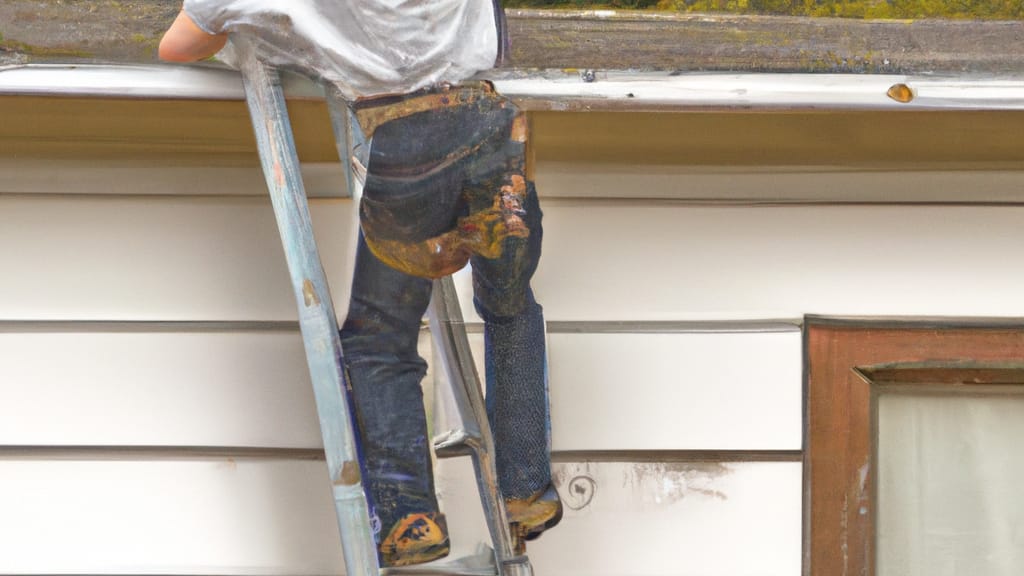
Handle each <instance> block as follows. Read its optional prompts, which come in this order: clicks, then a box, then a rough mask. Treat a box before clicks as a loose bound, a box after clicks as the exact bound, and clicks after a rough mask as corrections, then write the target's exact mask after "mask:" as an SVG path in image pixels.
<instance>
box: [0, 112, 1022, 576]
mask: <svg viewBox="0 0 1024 576" xmlns="http://www.w3.org/2000/svg"><path fill="white" fill-rule="evenodd" d="M15 100H16V102H15ZM43 100H45V99H35V98H23V99H17V98H10V97H8V98H5V104H7V105H6V106H4V107H0V165H4V166H6V167H8V168H10V170H5V171H4V174H3V176H0V240H2V242H0V246H4V249H0V270H3V279H4V281H3V282H2V283H0V397H2V398H3V402H0V478H3V479H4V488H5V489H4V490H3V491H2V492H0V542H3V543H4V544H3V548H4V553H3V554H0V573H10V574H14V573H18V574H54V573H68V574H86V573H88V574H103V573H110V574H118V573H120V574H125V573H132V574H156V573H173V574H339V573H341V572H342V571H343V567H342V561H341V552H340V545H339V539H338V536H337V528H336V527H335V524H334V518H333V511H332V508H331V504H330V492H329V486H328V482H327V478H326V470H325V466H324V464H323V461H322V460H321V459H319V458H318V456H317V450H318V449H319V447H320V440H319V436H318V431H317V429H316V421H315V412H314V409H313V405H312V397H311V394H310V387H309V385H308V377H307V374H306V371H305V367H304V359H303V354H302V349H301V340H300V338H299V336H298V332H297V328H296V326H295V324H294V319H295V312H294V309H293V299H292V296H291V294H290V291H289V287H288V283H287V276H286V272H285V269H284V265H283V258H282V252H281V249H280V248H279V245H278V240H277V235H276V230H275V228H274V223H273V216H272V213H271V209H270V206H269V202H268V201H267V200H266V199H265V198H264V197H263V190H262V188H261V187H260V186H259V184H258V177H254V176H253V175H252V174H253V172H254V171H255V170H257V168H256V164H255V160H254V158H253V157H252V149H251V143H248V141H247V137H246V136H245V134H246V132H245V129H246V128H247V126H246V124H245V117H244V114H245V113H244V109H242V108H241V105H240V104H237V103H234V104H232V105H231V106H227V105H224V104H222V103H209V102H190V103H181V102H171V103H159V102H158V103H152V104H142V103H121V105H120V106H113V105H109V103H105V102H103V101H89V100H81V101H66V102H61V103H59V104H60V105H59V106H58V107H57V108H53V102H50V101H43ZM168 106H170V107H171V108H172V109H173V110H171V111H170V112H169V111H168V108H167V107H168ZM299 106H303V104H299ZM55 109H60V110H62V111H63V112H62V114H64V116H61V118H62V120H61V121H60V122H56V123H55V125H54V126H53V129H52V130H51V129H48V128H46V127H45V123H46V119H45V118H39V119H35V120H33V119H32V117H31V115H32V114H36V113H39V112H38V111H39V110H46V114H43V116H50V115H52V114H55V112H53V110H55ZM12 110H18V111H19V112H18V115H17V116H15V115H14V114H13V113H12V112H11V111H12ZM34 111H35V112H34ZM175 111H176V112H175ZM171 112H173V113H171ZM79 114H85V115H87V116H86V117H85V118H84V119H83V120H81V122H83V123H86V124H88V126H84V127H82V126H79V125H77V124H75V123H74V122H75V121H74V120H73V119H74V118H77V117H79V116H78V115H79ZM310 114H311V115H312V116H311V117H314V118H315V117H316V114H317V112H316V111H315V110H314V111H313V112H310ZM950 114H951V115H952V116H942V117H941V118H940V125H939V126H938V127H936V124H935V121H934V120H933V121H932V122H931V123H928V122H923V123H921V124H917V125H916V126H917V130H919V131H920V132H919V133H918V134H917V135H912V136H913V137H911V136H907V137H906V138H907V141H908V142H919V141H920V142H927V143H928V145H927V146H925V149H926V150H927V151H928V152H927V153H925V152H921V151H920V150H918V151H917V152H914V153H910V152H906V151H904V152H903V156H899V150H901V148H900V147H899V146H895V145H893V142H892V139H891V138H890V139H886V138H884V136H886V135H887V134H888V133H889V132H888V130H890V129H891V128H892V125H893V124H892V122H894V121H895V122H908V123H911V124H913V122H915V121H917V120H919V118H911V117H908V116H902V115H895V116H892V115H888V116H887V115H886V114H884V113H878V114H868V113H865V114H864V115H863V116H861V117H860V118H853V119H851V118H846V117H843V116H842V115H837V116H836V124H835V125H834V126H838V127H843V128H842V131H841V133H842V134H843V135H845V138H841V139H840V141H839V142H836V136H835V134H836V132H835V131H832V132H829V131H828V130H827V128H828V127H829V126H830V124H829V122H830V120H829V116H828V115H822V114H817V113H807V114H796V113H794V114H788V115H778V114H764V115H757V114H736V115H731V114H726V113H722V114H719V115H718V116H717V120H718V122H717V123H716V122H715V120H716V117H714V116H708V115H703V114H699V113H696V114H678V115H676V114H658V115H642V114H636V115H628V114H627V115H619V116H616V115H605V114H593V115H588V114H570V113H563V114H557V113H544V114H538V115H536V116H535V118H534V120H535V123H534V127H535V146H536V150H535V151H536V155H537V180H538V185H539V189H540V190H541V193H542V196H543V198H544V211H545V229H546V230H545V233H546V238H545V256H544V259H543V261H542V265H541V269H540V270H539V272H538V276H537V281H536V292H537V295H538V298H539V299H540V300H541V302H542V303H543V304H544V306H545V310H546V314H547V319H548V321H549V341H550V364H549V368H550V374H551V391H552V412H553V416H554V423H553V430H554V437H553V448H554V450H555V459H556V464H555V468H556V469H555V477H556V480H557V482H558V487H559V490H560V492H561V493H562V495H563V496H564V498H565V500H566V503H567V505H568V509H567V510H566V516H565V519H564V521H563V525H562V526H560V527H559V528H558V529H557V530H555V531H553V532H552V533H550V534H549V535H546V536H545V537H544V538H542V539H541V540H539V541H537V542H536V543H535V544H531V546H530V553H531V558H532V559H533V562H534V566H535V568H536V572H537V574H538V575H539V576H553V575H559V576H560V575H569V574H581V575H582V574H587V575H594V574H608V575H612V574H615V575H622V574H644V575H648V574H652V575H653V574H701V575H723V576H724V575H740V574H743V575H746V574H758V575H793V576H795V575H796V574H799V572H800V567H801V542H802V535H801V522H802V515H803V510H802V498H803V496H802V494H803V490H802V464H801V457H802V452H801V451H802V446H803V438H802V436H803V425H802V382H801V366H802V356H801V354H802V352H801V335H800V325H801V321H802V318H803V316H804V314H808V313H814V314H830V315H881V316H892V315H899V316H1024V301H1022V300H1021V299H1020V298H1019V297H1017V296H1018V295H1019V294H1021V293H1022V292H1024V272H1021V271H1020V268H1019V267H1017V266H1011V265H1010V262H1013V260H1012V259H1011V255H1012V254H1019V253H1020V251H1021V249H1022V248H1024V226H1022V224H1024V207H1021V206H1017V205H1012V204H998V205H996V204H993V203H992V202H994V201H1003V200H1015V201H1019V200H1020V198H1019V194H1020V193H1019V190H1021V188H1020V187H1019V186H1014V185H1015V184H1018V183H1019V182H1020V180H1021V178H1022V175H1024V171H1022V170H1021V168H1024V163H1022V161H1021V158H1020V157H1019V156H1018V155H1019V154H1021V153H1022V152H1021V151H1019V150H1015V148H1020V147H1019V146H1016V147H1015V146H1013V144H1014V143H1015V142H1019V134H1020V133H1024V132H1020V131H1016V132H1012V131H1014V130H1018V126H1019V124H1020V123H1021V122H1022V120H1021V118H1020V116H1021V115H1020V113H1016V114H1014V113H1005V114H999V113H990V114H991V117H986V118H981V117H979V116H972V115H970V114H960V116H959V118H958V119H957V118H954V116H956V114H959V113H950ZM26 115H28V116H26ZM631 116H633V117H634V118H635V119H637V122H636V123H635V125H634V124H632V123H631V122H629V120H628V119H629V118H630V117H631ZM161 117H163V118H164V120H163V121H162V122H156V124H155V125H153V126H151V127H150V128H149V129H145V130H143V129H141V128H140V129H138V130H134V131H133V130H132V129H131V128H132V127H133V126H136V125H138V124H139V123H145V122H154V120H153V119H154V118H161ZM239 118H241V120H239ZM856 120H860V122H858V121H856ZM213 121H216V122H221V123H222V124H221V125H220V126H221V130H220V131H216V132H211V131H210V130H209V129H208V126H209V123H210V122H213ZM947 121H948V122H947ZM62 122H63V123H62ZM942 122H947V123H946V124H941V123H942ZM979 122H987V124H983V126H987V128H979ZM33 126H37V127H38V128H36V129H35V130H36V131H35V132H32V130H33V128H32V127H33ZM983 129H984V130H988V131H989V132H988V135H989V136H990V137H989V138H987V139H985V138H982V136H984V135H985V133H984V132H981V131H982V130H983ZM305 130H309V131H313V132H316V131H317V130H319V132H317V133H316V137H315V138H312V140H311V141H312V142H313V143H312V144H309V145H308V148H306V149H305V151H304V152H303V156H304V159H305V160H306V161H307V162H309V163H310V164H313V163H317V164H318V166H319V167H318V168H317V169H318V170H322V171H323V172H322V173H320V174H321V177H323V178H325V179H326V180H324V181H325V182H338V181H339V180H338V179H336V174H333V175H332V172H331V170H332V168H331V166H330V165H324V164H323V162H324V158H325V154H326V153H324V152H323V150H322V148H323V146H325V145H329V136H328V138H327V142H328V144H324V138H323V131H324V130H327V126H326V124H325V123H324V124H323V126H321V127H319V128H318V127H317V123H316V122H315V121H311V122H310V124H309V125H308V127H307V128H305ZM929 130H931V132H928V131H929ZM972 130H974V131H976V132H974V133H973V134H972V133H971V132H970V131H972ZM328 132H329V131H328ZM1011 132H1012V133H1015V134H1017V135H1018V136H1017V139H1014V138H1012V137H1010V136H1007V135H1006V134H1010V133H1011ZM964 133H966V134H969V135H970V137H963V138H959V139H958V138H956V137H955V135H957V134H964ZM609 135H611V137H609ZM899 138H903V136H900V137H899ZM317 142H319V144H317ZM680 143H682V144H680ZM247 146H249V148H247ZM728 146H736V147H738V149H741V150H744V149H745V150H747V151H748V153H749V154H753V155H754V157H755V158H760V160H759V161H749V162H747V163H746V165H744V166H742V167H740V168H737V165H736V162H735V161H730V160H729V158H730V154H733V152H731V151H730V149H728ZM829 146H831V147H830V148H829ZM780 147H783V148H786V149H785V151H784V153H783V152H779V150H778V149H779V148H780ZM954 148H955V149H959V150H960V156H959V158H960V161H959V163H956V164H954V163H952V162H951V160H950V154H951V152H950V150H953V149H954ZM700 150H703V151H704V152H703V155H702V154H700V153H698V152H699V151H700ZM851 151H852V152H851ZM716 154H717V155H716ZM893 154H897V157H895V158H894V157H893ZM741 168H742V169H741ZM15 169H16V170H15ZM197 170H198V171H200V172H199V173H200V175H201V177H197V176H196V172H195V171H197ZM122 171H124V172H122ZM243 174H245V175H244V176H243ZM75 175H78V176H75ZM88 175H92V177H91V178H89V177H86V176H88ZM108 177H109V178H110V186H109V188H104V187H103V186H102V185H100V184H99V183H102V182H104V181H105V179H106V178H108ZM332 178H333V179H332ZM213 183H216V184H215V185H214V184H213ZM324 189H325V192H324V193H323V195H324V196H325V197H320V198H316V199H314V200H312V202H311V204H312V211H313V217H314V224H315V226H316V228H317V239H318V242H319V244H320V248H321V252H322V257H323V260H324V262H325V264H326V266H327V269H328V275H329V278H330V280H331V282H332V286H333V289H334V299H335V301H336V302H339V303H342V302H345V301H346V298H347V289H346V288H347V287H346V284H347V282H346V280H345V279H346V277H347V274H348V265H349V263H348V262H346V254H347V253H348V249H349V246H350V243H351V240H352V236H353V227H352V226H353V214H352V212H353V210H352V204H351V202H350V201H349V200H347V199H343V198H332V197H329V194H330V186H328V185H324ZM783 191H788V194H786V193H783ZM780 196H785V197H784V198H781V200H784V202H780V201H779V200H780V198H779V197H780ZM865 201H867V202H869V203H865ZM908 201H912V202H917V204H910V203H907V202H908ZM949 201H955V203H948V202H949ZM922 202H923V203H927V205H922V204H921V203H922ZM936 202H947V203H936ZM467 281H468V278H467V276H466V275H465V274H462V275H460V276H459V283H460V289H461V291H462V294H463V295H464V296H465V297H467V298H468V292H469V291H468V285H467ZM464 309H465V311H466V314H467V317H470V318H473V316H472V307H471V306H468V303H467V305H466V306H464ZM342 312H343V311H342V310H339V314H340V313H342ZM473 338H474V343H475V344H476V346H477V348H478V349H479V348H480V346H481V342H480V337H479V334H478V333H474V334H473ZM424 354H429V343H428V342H427V341H426V339H424ZM480 356H481V355H480V354H478V360H479V358H480ZM430 378H431V381H432V376H431V377H430ZM436 392H437V396H438V402H437V406H436V407H435V408H434V411H435V412H436V415H437V420H438V421H437V423H436V424H435V425H436V426H437V427H438V429H442V428H443V427H444V426H445V425H446V422H445V415H446V410H445V406H446V402H445V396H444V393H443V392H444V388H443V387H438V388H437V390H436ZM438 468H439V470H438V475H439V478H440V486H439V489H440V491H441V498H442V501H443V503H444V506H445V508H446V510H447V511H448V513H449V516H450V521H451V523H452V528H453V535H452V537H453V544H454V547H455V550H454V551H453V553H454V555H466V554H472V553H474V552H475V551H476V549H477V546H478V544H479V543H480V542H482V541H484V540H485V530H484V529H483V519H482V514H481V513H480V511H479V505H478V504H477V503H476V502H477V501H476V499H475V492H474V489H473V487H472V474H471V471H470V466H469V463H468V462H467V461H460V460H451V461H442V462H440V463H439V466H438Z"/></svg>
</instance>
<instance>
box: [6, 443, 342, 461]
mask: <svg viewBox="0 0 1024 576" xmlns="http://www.w3.org/2000/svg"><path fill="white" fill-rule="evenodd" d="M224 459H230V460H243V459H244V460H324V451H323V450H319V449H313V448H252V447H244V446H235V447H227V446H0V460H224Z"/></svg>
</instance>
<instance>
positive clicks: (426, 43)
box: [160, 0, 561, 566]
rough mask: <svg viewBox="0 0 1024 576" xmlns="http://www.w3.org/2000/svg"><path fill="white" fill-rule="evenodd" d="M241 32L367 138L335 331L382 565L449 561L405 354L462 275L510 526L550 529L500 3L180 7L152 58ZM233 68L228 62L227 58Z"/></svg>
mask: <svg viewBox="0 0 1024 576" xmlns="http://www.w3.org/2000/svg"><path fill="white" fill-rule="evenodd" d="M229 33H231V34H245V35H247V36H249V37H250V38H251V41H252V42H254V43H255V45H256V48H257V50H258V51H259V54H260V56H261V58H264V59H266V60H267V62H268V63H269V64H272V65H274V66H279V67H283V68H292V69H298V70H300V71H302V72H304V73H306V74H309V75H311V76H314V77H317V78H319V79H321V80H323V81H324V82H326V83H330V84H332V85H333V86H335V87H336V88H337V90H339V91H340V92H341V94H343V95H344V96H345V97H346V98H347V99H348V100H350V101H351V102H353V103H354V104H353V108H354V109H355V111H356V115H357V117H358V118H359V120H360V125H361V126H362V128H363V130H364V131H365V132H366V135H367V138H368V139H372V140H370V141H371V142H372V144H371V148H370V154H369V162H368V165H367V166H366V167H365V168H366V171H367V175H366V182H365V188H364V191H363V198H362V202H361V205H360V222H361V233H360V238H359V247H358V253H357V255H356V268H355V276H354V280H353V284H352V296H351V300H350V305H349V312H348V316H347V318H346V320H345V322H344V325H343V326H342V329H341V342H342V345H343V348H344V351H345V364H346V366H345V367H346V369H347V371H348V374H349V381H350V385H351V387H352V394H353V398H354V403H355V414H356V420H357V424H358V428H359V433H360V438H361V441H362V446H361V453H362V468H363V476H364V479H365V483H366V489H367V500H368V502H369V505H370V514H371V518H372V519H373V520H374V528H375V530H376V531H377V533H376V534H375V538H376V542H377V550H378V555H379V560H380V563H381V565H382V566H402V565H408V564H416V563H421V562H428V561H431V560H435V559H438V558H441V557H443V556H445V555H446V554H447V553H448V549H449V544H448V535H447V526H446V523H445V519H444V516H443V514H441V513H440V511H439V510H438V504H437V498H436V495H435V491H434V482H433V471H432V467H431V458H430V447H429V444H428V439H427V436H426V431H427V426H426V419H425V415H424V412H423V402H422V391H421V388H420V381H421V379H422V378H423V376H424V374H425V372H426V363H425V362H424V361H423V359H421V358H420V357H419V356H418V354H417V352H416V343H417V339H418V335H419V329H420V323H421V319H422V317H423V313H424V311H425V310H426V308H427V305H428V303H429V300H430V291H431V281H430V279H431V278H439V277H442V276H445V275H448V274H451V273H452V272H454V271H456V270H458V269H460V268H462V267H463V266H464V265H465V264H466V263H467V262H471V263H472V266H473V288H474V303H475V305H476V309H477V312H478V313H479V314H480V316H481V317H482V318H483V319H484V321H485V342H486V369H487V374H486V382H487V386H486V388H487V415H488V420H489V422H490V425H491V427H492V430H493V433H494V439H495V445H496V461H497V471H498V479H499V484H500V489H501V492H502V495H503V497H504V498H505V503H506V507H507V511H508V520H509V522H510V524H511V525H512V526H513V528H514V529H515V530H516V532H517V533H518V534H519V535H521V536H523V537H525V538H526V539H532V538H535V537H537V536H539V535H540V534H541V533H542V532H543V531H544V530H546V529H547V528H550V527H552V526H554V525H555V524H556V523H557V522H558V520H559V519H560V517H561V503H560V502H559V500H558V494H557V492H556V491H555V490H554V488H553V486H552V484H551V474H550V438H549V421H550V419H549V414H548V406H547V389H546V370H545V365H544V358H545V350H544V345H545V344H544V322H543V316H542V310H541V307H540V305H538V304H537V303H536V301H535V300H534V298H533V293H532V291H531V289H530V278H531V277H532V275H533V272H534V271H535V269H536V266H537V261H538V259H539V257H540V248H541V235H542V232H541V212H540V208H539V206H538V202H537V195H536V191H535V189H534V186H533V183H532V182H531V181H530V180H529V179H528V175H527V173H526V169H525V143H526V136H527V126H526V118H525V116H524V115H523V114H522V113H521V112H519V111H518V110H517V109H516V107H515V106H514V105H513V104H512V103H511V102H510V101H509V100H507V99H505V98H503V97H501V96H500V95H498V94H497V93H496V92H495V91H494V89H493V86H491V85H490V84H489V83H487V82H470V83H465V84H461V85H460V84H459V83H460V82H466V80H467V79H468V78H470V77H471V76H472V75H474V74H476V73H477V72H479V71H481V70H486V69H489V68H491V67H492V66H493V65H494V64H496V63H498V64H500V62H501V60H502V59H503V57H504V56H505V54H506V53H507V34H506V31H505V26H504V14H503V12H502V9H501V6H500V5H499V3H498V1H497V0H419V1H416V0H412V1H404V2H394V1H388V0H358V1H342V0H290V1H288V2H279V1H274V0H185V2H184V6H183V10H182V12H181V13H180V14H179V16H178V18H177V19H176V20H175V22H174V24H173V25H172V26H171V28H170V29H169V30H168V32H167V34H166V35H165V37H164V39H163V41H162V42H161V45H160V57H161V58H163V59H165V60H171V61H179V62H182V61H194V60H199V59H202V58H206V57H208V56H211V55H213V54H214V53H216V52H218V51H220V50H221V49H222V48H224V46H225V43H226V42H227V35H228V34H229ZM227 59H230V56H228V58H227Z"/></svg>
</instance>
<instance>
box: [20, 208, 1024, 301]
mask: <svg viewBox="0 0 1024 576" xmlns="http://www.w3.org/2000/svg"><path fill="white" fill-rule="evenodd" d="M350 207H351V203H350V202H349V201H344V200H320V201H314V202H313V207H312V210H313V215H314V224H315V225H318V227H317V235H318V240H319V241H320V245H321V251H322V259H323V261H324V263H325V266H326V267H327V271H328V276H329V279H330V280H331V283H332V286H333V292H334V295H335V296H334V297H335V300H336V301H337V302H338V303H339V305H340V307H341V308H343V307H344V303H345V302H346V299H347V298H346V294H347V292H348V290H347V284H348V282H347V280H346V278H347V272H346V271H347V266H348V265H349V263H348V262H347V259H346V258H345V257H344V254H346V253H347V252H346V247H347V246H349V243H350V242H351V239H352V235H353V231H352V227H351V224H350V217H351V213H350ZM1022 225H1024V208H1022V207H1017V206H999V207H995V206H986V207H969V206H955V207H951V206H847V207H838V206H786V207H710V206H685V205H671V204H669V205H659V204H650V203H642V202H630V203H602V202H587V201H568V200H551V201H549V202H547V204H546V206H545V248H544V250H545V255H544V258H543V260H542V262H541V266H540V269H539V270H538V273H537V278H536V291H537V295H538V298H539V299H540V301H541V303H542V304H543V305H544V306H545V310H546V315H547V319H548V321H574V320H598V321H602V320H626V321H630V320H721V319H765V318H788V319H798V318H800V317H801V316H802V315H803V314H804V313H807V312H812V313H830V314H843V315H892V314H894V315H976V316H1015V315H1016V316H1020V315H1024V300H1022V299H1020V298H1019V297H1018V295H1019V294H1020V293H1021V292H1022V291H1024V272H1021V271H1020V270H1018V269H1017V268H1015V267H1012V266H1010V265H1009V262H1011V261H1012V258H1013V255H1014V254H1016V253H1018V252H1020V251H1021V249H1022V248H1024V235H1021V234H1020V233H1019V230H1020V229H1021V228H1022ZM0 243H2V245H4V246H8V247H11V249H9V250H4V251H0V268H2V269H3V270H4V271H5V282H3V283H2V284H0V318H3V319H24V320H44V319H46V320H49V319H54V320H247V321H251V320H292V319H294V318H295V317H296V313H295V309H294V302H293V300H292V295H291V292H290V288H289V286H288V281H287V276H286V272H285V268H284V263H283V258H282V257H281V254H282V253H281V248H280V245H279V241H278V238H277V234H276V229H275V227H274V224H273V216H272V212H271V210H270V206H269V204H268V203H267V202H266V201H265V200H261V199H257V198H232V199H225V198H192V199H184V198H165V197H160V198H121V197H115V198H100V199H97V198H95V197H53V196H45V197H40V196H34V197H29V196H0ZM468 279H469V275H468V274H463V275H461V276H460V284H461V286H460V288H461V290H462V294H463V298H464V306H465V308H466V310H467V313H468V311H470V310H471V309H472V308H471V305H470V304H469V302H468V299H469V298H470V295H471V290H470V287H469V282H468ZM965 295H967V296H966V297H965ZM470 317H472V316H470Z"/></svg>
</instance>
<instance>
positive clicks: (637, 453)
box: [551, 450, 803, 463]
mask: <svg viewBox="0 0 1024 576" xmlns="http://www.w3.org/2000/svg"><path fill="white" fill-rule="evenodd" d="M551 460H552V461H553V462H556V463H566V462H802V461H803V452H802V451H800V450H565V451H555V452H552V453H551Z"/></svg>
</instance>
